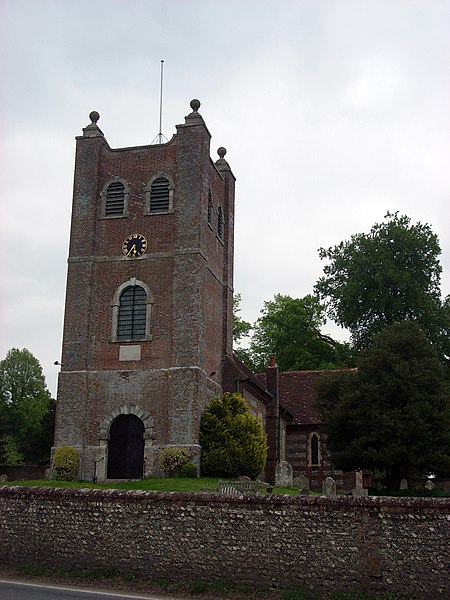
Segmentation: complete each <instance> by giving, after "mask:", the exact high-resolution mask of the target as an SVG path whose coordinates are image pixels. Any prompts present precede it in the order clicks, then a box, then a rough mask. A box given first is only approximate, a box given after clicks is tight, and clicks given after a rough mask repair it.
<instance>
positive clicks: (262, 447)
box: [200, 394, 267, 479]
mask: <svg viewBox="0 0 450 600" xmlns="http://www.w3.org/2000/svg"><path fill="white" fill-rule="evenodd" d="M200 445H201V447H202V475H210V476H218V477H239V476H241V475H246V476H247V477H250V478H252V479H256V478H257V477H258V476H259V474H260V473H261V471H262V470H263V469H264V465H265V463H266V453H267V441H266V436H265V435H264V433H263V430H262V427H261V423H260V422H259V421H258V419H257V418H256V417H254V416H253V415H251V414H250V411H249V408H248V406H247V404H246V402H245V400H244V398H243V397H242V396H241V395H240V394H224V396H223V397H218V398H214V400H212V402H211V404H210V405H209V406H208V408H207V409H206V410H205V412H204V413H203V416H202V420H201V424H200Z"/></svg>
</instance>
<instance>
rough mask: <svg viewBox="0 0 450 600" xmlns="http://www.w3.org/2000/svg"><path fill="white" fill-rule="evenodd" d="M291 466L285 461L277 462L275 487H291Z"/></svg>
mask: <svg viewBox="0 0 450 600" xmlns="http://www.w3.org/2000/svg"><path fill="white" fill-rule="evenodd" d="M292 475H293V472H292V465H290V464H289V463H288V462H286V461H285V460H283V461H281V462H279V463H278V464H277V466H276V467H275V485H279V486H282V487H292V485H293V476H292Z"/></svg>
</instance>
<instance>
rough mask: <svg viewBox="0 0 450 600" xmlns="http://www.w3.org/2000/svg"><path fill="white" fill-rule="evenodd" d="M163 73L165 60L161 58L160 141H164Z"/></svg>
mask: <svg viewBox="0 0 450 600" xmlns="http://www.w3.org/2000/svg"><path fill="white" fill-rule="evenodd" d="M163 75H164V61H163V60H161V81H160V86H159V133H158V142H159V143H160V144H162V143H163V137H164V136H163V132H162V102H163Z"/></svg>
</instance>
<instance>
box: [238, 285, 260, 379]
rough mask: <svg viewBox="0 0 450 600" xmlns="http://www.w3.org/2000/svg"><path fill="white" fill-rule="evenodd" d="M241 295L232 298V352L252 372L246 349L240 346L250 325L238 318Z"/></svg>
mask: <svg viewBox="0 0 450 600" xmlns="http://www.w3.org/2000/svg"><path fill="white" fill-rule="evenodd" d="M240 305H241V294H235V295H234V296H233V352H234V354H235V355H236V356H237V357H238V358H239V359H240V360H241V361H242V362H243V363H244V364H245V365H247V367H248V368H249V369H251V370H252V371H254V370H255V369H254V364H253V362H252V359H251V357H250V353H249V351H248V349H247V348H243V347H242V346H241V341H242V338H245V337H247V336H249V335H250V332H251V330H252V325H251V323H249V322H248V321H244V320H243V319H242V318H241V317H240V316H239V314H238V313H239V312H240V311H241V308H240Z"/></svg>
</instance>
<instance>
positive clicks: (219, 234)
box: [208, 191, 223, 240]
mask: <svg viewBox="0 0 450 600" xmlns="http://www.w3.org/2000/svg"><path fill="white" fill-rule="evenodd" d="M213 218H214V206H213V203H212V196H211V191H209V192H208V225H210V226H211V228H214V227H213ZM216 226H217V230H216V231H217V237H218V238H219V239H221V240H223V212H222V207H221V206H219V207H218V208H217V222H216Z"/></svg>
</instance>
